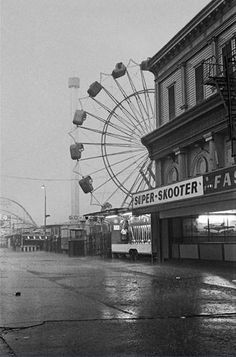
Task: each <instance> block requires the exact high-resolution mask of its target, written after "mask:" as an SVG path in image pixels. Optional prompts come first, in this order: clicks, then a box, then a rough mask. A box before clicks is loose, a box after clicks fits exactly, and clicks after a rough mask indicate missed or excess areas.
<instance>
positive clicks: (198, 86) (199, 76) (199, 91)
mask: <svg viewBox="0 0 236 357" xmlns="http://www.w3.org/2000/svg"><path fill="white" fill-rule="evenodd" d="M195 91H196V104H198V103H201V102H202V101H203V99H204V87H203V63H201V64H200V65H199V66H197V67H196V68H195Z"/></svg>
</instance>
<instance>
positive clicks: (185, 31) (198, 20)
mask: <svg viewBox="0 0 236 357" xmlns="http://www.w3.org/2000/svg"><path fill="white" fill-rule="evenodd" d="M232 3H235V5H236V0H212V1H211V2H210V3H209V4H208V5H206V6H205V7H204V8H203V9H202V10H201V11H200V12H199V13H198V14H197V15H196V16H195V17H194V18H193V19H192V20H191V21H190V22H188V23H187V25H186V26H184V27H183V28H182V29H181V30H180V31H179V32H178V33H177V34H176V35H175V36H174V37H173V38H172V39H171V40H170V41H169V42H167V44H166V45H165V46H164V47H162V48H161V49H160V51H158V52H157V53H156V54H155V55H154V56H153V57H151V58H150V59H149V63H148V67H149V70H150V71H151V72H152V68H153V67H154V66H155V65H156V64H157V63H158V62H159V61H160V60H161V59H162V58H163V57H164V56H166V55H167V54H168V53H169V52H170V51H171V50H172V49H173V47H175V46H176V44H177V43H182V42H184V41H185V40H186V37H187V36H189V35H190V34H191V33H192V32H193V31H195V32H196V31H197V28H198V27H199V26H201V25H203V23H204V21H205V20H206V19H209V17H212V16H213V15H214V14H216V13H219V12H220V11H222V8H223V7H225V6H229V5H230V4H232Z"/></svg>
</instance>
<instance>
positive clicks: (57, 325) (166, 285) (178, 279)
mask: <svg viewBox="0 0 236 357" xmlns="http://www.w3.org/2000/svg"><path fill="white" fill-rule="evenodd" d="M0 267H1V276H0V277H1V280H0V302H1V309H0V356H1V357H3V356H4V357H7V356H17V357H18V356H19V357H25V356H26V357H27V356H30V357H33V356H34V357H38V356H40V357H41V356H42V357H47V356H49V357H50V356H53V357H56V356H64V357H67V356H68V357H74V356H91V357H93V356H94V357H96V356H106V357H108V356H115V357H117V356H129V357H130V356H132V357H134V356H137V357H142V356H145V357H146V356H212V357H213V356H214V357H215V356H236V334H235V325H236V320H235V317H236V305H235V297H236V295H235V292H236V275H235V267H234V266H233V265H232V264H229V263H220V262H218V263H212V262H211V263H207V262H197V261H196V262H180V261H177V262H171V263H164V264H162V265H158V264H155V265H151V263H150V262H149V261H141V262H139V261H137V262H131V261H129V260H128V259H124V260H118V259H116V260H103V259H101V258H90V257H85V258H79V257H72V258H71V257H68V256H66V255H62V254H56V253H49V252H43V251H38V252H14V251H12V250H10V249H3V248H1V249H0Z"/></svg>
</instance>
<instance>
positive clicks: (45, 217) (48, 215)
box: [41, 185, 50, 239]
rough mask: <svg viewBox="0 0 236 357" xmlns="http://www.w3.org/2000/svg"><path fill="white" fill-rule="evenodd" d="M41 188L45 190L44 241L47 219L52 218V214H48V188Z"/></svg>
mask: <svg viewBox="0 0 236 357" xmlns="http://www.w3.org/2000/svg"><path fill="white" fill-rule="evenodd" d="M41 188H42V189H43V190H44V221H43V224H44V239H46V225H47V222H46V221H47V217H50V214H47V190H46V186H45V185H42V186H41Z"/></svg>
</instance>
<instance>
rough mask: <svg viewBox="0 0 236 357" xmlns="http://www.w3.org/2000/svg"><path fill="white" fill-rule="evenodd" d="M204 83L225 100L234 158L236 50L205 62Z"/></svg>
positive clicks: (235, 154)
mask: <svg viewBox="0 0 236 357" xmlns="http://www.w3.org/2000/svg"><path fill="white" fill-rule="evenodd" d="M203 83H204V84H205V85H210V86H212V87H215V88H216V89H217V91H218V92H219V94H220V96H221V98H222V100H223V103H224V106H225V109H226V117H227V119H228V129H229V137H230V140H231V148H232V156H234V157H236V49H234V50H232V51H231V52H230V53H229V54H227V55H226V56H220V57H218V58H216V57H215V56H212V57H210V58H208V59H207V60H205V61H204V63H203Z"/></svg>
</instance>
